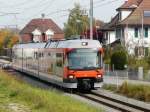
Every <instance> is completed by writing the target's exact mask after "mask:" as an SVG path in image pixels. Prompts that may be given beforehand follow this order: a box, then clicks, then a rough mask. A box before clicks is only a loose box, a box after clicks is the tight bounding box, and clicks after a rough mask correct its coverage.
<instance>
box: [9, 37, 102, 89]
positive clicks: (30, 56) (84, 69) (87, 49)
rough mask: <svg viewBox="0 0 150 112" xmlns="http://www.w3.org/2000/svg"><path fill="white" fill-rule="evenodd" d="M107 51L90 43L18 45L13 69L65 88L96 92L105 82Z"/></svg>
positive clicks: (96, 42)
mask: <svg viewBox="0 0 150 112" xmlns="http://www.w3.org/2000/svg"><path fill="white" fill-rule="evenodd" d="M102 57H103V49H102V46H101V44H100V43H99V41H97V40H88V39H76V40H60V41H55V40H51V41H49V42H47V43H28V44H17V45H15V46H14V47H13V64H12V66H13V68H14V69H16V70H19V71H21V72H25V73H27V74H29V75H32V76H35V77H37V78H39V79H41V80H44V81H47V82H50V83H54V84H56V85H59V86H62V87H64V88H81V89H94V88H99V87H101V85H102V82H103V67H102V66H103V58H102Z"/></svg>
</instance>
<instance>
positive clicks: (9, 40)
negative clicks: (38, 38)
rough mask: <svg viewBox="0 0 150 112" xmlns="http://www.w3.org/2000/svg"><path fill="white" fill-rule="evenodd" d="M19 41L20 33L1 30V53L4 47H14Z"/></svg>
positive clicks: (0, 53)
mask: <svg viewBox="0 0 150 112" xmlns="http://www.w3.org/2000/svg"><path fill="white" fill-rule="evenodd" d="M18 41H19V35H17V34H16V33H14V32H12V31H10V30H8V29H2V30H0V55H3V52H4V49H7V48H12V46H13V45H14V44H16V43H17V42H18Z"/></svg>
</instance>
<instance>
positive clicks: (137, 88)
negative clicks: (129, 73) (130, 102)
mask: <svg viewBox="0 0 150 112" xmlns="http://www.w3.org/2000/svg"><path fill="white" fill-rule="evenodd" d="M117 92H118V93H120V94H123V95H124V96H127V97H130V98H134V99H137V100H141V101H145V102H150V86H149V85H142V84H131V83H127V82H124V83H123V84H122V85H121V86H120V87H119V90H118V91H117Z"/></svg>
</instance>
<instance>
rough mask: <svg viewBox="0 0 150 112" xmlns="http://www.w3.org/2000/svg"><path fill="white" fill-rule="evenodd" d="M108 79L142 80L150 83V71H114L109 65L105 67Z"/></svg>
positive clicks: (140, 69) (140, 68)
mask: <svg viewBox="0 0 150 112" xmlns="http://www.w3.org/2000/svg"><path fill="white" fill-rule="evenodd" d="M104 69H105V76H106V77H118V78H119V79H129V80H142V81H149V82H150V70H143V68H142V67H139V69H130V68H128V69H126V70H114V69H112V68H111V67H110V66H109V65H106V64H105V65H104Z"/></svg>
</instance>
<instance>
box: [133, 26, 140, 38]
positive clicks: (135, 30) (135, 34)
mask: <svg viewBox="0 0 150 112" xmlns="http://www.w3.org/2000/svg"><path fill="white" fill-rule="evenodd" d="M138 31H139V29H138V28H135V29H134V37H136V38H138V36H139V35H138Z"/></svg>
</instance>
